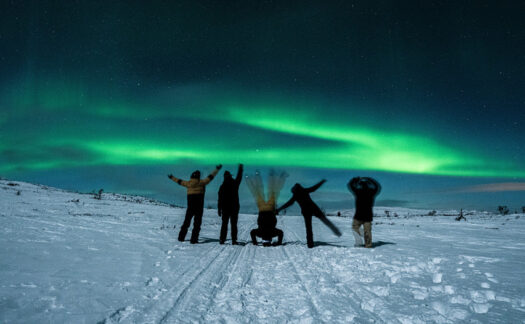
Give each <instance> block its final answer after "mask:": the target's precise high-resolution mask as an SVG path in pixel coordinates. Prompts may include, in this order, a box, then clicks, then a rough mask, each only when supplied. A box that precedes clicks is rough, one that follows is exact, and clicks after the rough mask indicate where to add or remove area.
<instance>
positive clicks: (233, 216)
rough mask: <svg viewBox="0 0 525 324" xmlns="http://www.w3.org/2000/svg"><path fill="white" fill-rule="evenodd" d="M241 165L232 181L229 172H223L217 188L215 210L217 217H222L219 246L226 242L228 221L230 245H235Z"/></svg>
mask: <svg viewBox="0 0 525 324" xmlns="http://www.w3.org/2000/svg"><path fill="white" fill-rule="evenodd" d="M242 171H243V165H242V164H239V169H238V170H237V176H236V177H235V179H233V177H232V174H231V173H230V172H229V171H225V172H224V182H223V183H222V185H221V187H220V188H219V200H218V203H217V210H218V213H219V216H222V226H221V235H220V239H219V243H220V244H224V241H226V235H227V234H228V221H230V222H231V225H232V228H231V231H232V244H233V245H236V244H237V219H238V218H239V208H240V206H239V185H240V184H241V180H242Z"/></svg>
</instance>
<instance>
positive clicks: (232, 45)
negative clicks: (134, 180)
mask: <svg viewBox="0 0 525 324" xmlns="http://www.w3.org/2000/svg"><path fill="white" fill-rule="evenodd" d="M457 6H459V7H461V6H462V5H458V4H456V5H455V7H454V8H450V7H447V5H434V4H418V5H417V6H411V7H410V8H408V9H407V8H405V9H406V11H404V10H403V9H400V8H391V7H390V6H389V5H386V4H370V3H368V2H366V1H363V2H360V1H358V2H355V3H352V4H349V3H346V2H341V3H331V4H330V3H328V4H320V3H316V4H303V5H302V6H297V5H292V4H277V3H271V2H270V3H259V2H257V3H252V2H246V3H243V4H236V5H235V6H233V5H232V6H224V7H223V6H221V5H219V4H214V3H206V2H205V3H201V4H200V5H196V4H195V3H194V2H192V1H182V2H178V3H177V4H171V5H160V4H146V3H143V4H128V3H125V2H119V1H116V2H114V3H112V4H104V10H100V8H98V5H97V4H95V3H91V4H88V3H81V4H78V3H77V4H70V5H65V4H63V5H60V4H48V3H46V2H40V3H39V4H38V5H36V4H31V3H18V4H2V8H0V9H3V10H2V12H5V13H6V14H5V15H6V17H17V19H14V18H8V19H6V20H5V21H3V22H2V24H3V26H2V27H3V29H2V30H3V32H2V33H1V34H0V36H1V37H2V39H3V40H4V44H5V45H6V47H5V49H4V51H2V56H1V57H0V61H1V62H2V65H3V67H4V68H3V69H2V72H1V74H0V108H1V109H0V139H1V142H0V152H1V154H0V175H1V176H3V177H7V178H16V179H20V180H28V181H44V182H48V183H49V184H52V185H56V186H64V187H68V188H73V189H79V190H80V189H81V188H80V187H77V186H78V183H76V182H74V181H73V180H71V181H70V180H54V179H62V177H61V176H60V175H61V174H63V172H66V170H67V173H68V174H72V175H75V176H78V177H79V178H82V176H83V174H85V173H87V172H88V171H87V170H99V171H100V172H99V173H97V174H99V177H102V178H105V177H108V179H109V180H107V181H106V180H104V183H108V182H109V183H110V184H112V182H111V179H114V183H115V184H117V183H120V182H121V180H118V179H116V178H114V177H116V176H115V175H114V170H115V168H122V169H125V170H134V172H135V171H136V170H141V168H143V169H147V170H153V169H152V168H156V169H155V170H159V171H158V172H159V174H160V173H165V172H167V170H168V169H169V170H170V171H169V172H172V173H176V169H181V170H187V169H191V168H193V167H194V165H198V166H202V167H203V168H205V167H206V166H207V165H212V166H213V165H215V164H216V163H224V164H226V165H235V164H236V163H239V162H242V163H244V164H245V165H246V166H247V167H248V168H254V169H255V168H261V169H268V168H270V167H277V168H285V169H286V170H287V172H288V173H289V174H291V175H292V177H293V174H294V171H295V172H296V173H297V174H308V175H313V177H316V178H317V177H320V178H322V177H327V178H328V180H329V182H328V185H327V186H326V188H327V189H330V190H332V191H333V192H336V193H337V194H340V193H342V192H343V191H344V190H345V189H344V186H342V185H341V183H343V182H344V179H340V178H338V177H344V178H346V177H349V174H350V173H352V174H354V173H363V174H365V173H366V174H379V176H381V177H383V178H384V179H386V180H385V181H387V182H388V181H392V184H393V185H399V183H401V184H400V186H401V188H405V189H406V190H412V188H415V187H417V188H424V189H423V190H419V189H414V190H415V191H417V195H420V196H418V197H419V198H417V199H419V200H420V203H424V202H425V201H427V202H429V201H434V202H435V201H438V200H439V199H441V197H440V193H436V194H434V196H432V197H431V198H429V197H427V196H424V197H423V196H422V195H423V194H420V192H428V191H429V190H430V191H431V190H432V188H433V187H436V186H441V187H445V188H446V187H447V186H451V187H453V186H456V185H461V186H463V187H470V186H476V185H478V184H487V183H490V182H491V181H493V182H500V183H505V184H508V183H512V181H519V180H520V179H524V178H525V147H524V145H523V143H525V135H524V133H525V132H523V131H522V130H523V128H524V124H523V123H524V121H525V109H523V106H524V105H525V99H524V97H523V91H522V89H523V88H525V87H524V86H525V84H524V82H525V81H524V80H525V78H523V75H525V70H524V69H525V64H524V62H523V61H524V58H523V57H517V56H515V55H513V54H512V53H517V52H522V51H520V49H523V47H524V45H523V44H522V43H520V42H517V40H518V39H523V37H525V26H524V23H523V22H522V19H521V17H520V15H517V14H516V13H517V12H520V9H525V8H500V7H496V8H492V7H491V8H481V7H480V8H470V7H469V8H468V9H469V10H467V11H465V12H466V13H465V15H468V17H466V18H465V17H459V18H458V17H457V16H455V14H454V12H462V11H458V8H457ZM410 10H418V14H414V12H411V11H410ZM88 12H92V13H98V14H97V15H89V14H87V13H88ZM137 12H141V13H143V16H135V13H137ZM436 12H439V13H440V15H438V16H439V17H443V19H442V20H436V18H435V17H437V16H436ZM493 12H499V14H500V16H505V17H507V19H506V21H507V22H508V24H507V25H506V27H505V28H503V27H501V26H499V27H498V26H495V27H488V26H485V25H483V24H482V25H478V24H474V23H472V24H470V23H468V22H469V21H477V20H483V19H488V18H490V17H491V15H492V14H493ZM283 13H286V14H285V15H284V16H283ZM378 16H379V17H380V20H379V21H376V23H375V24H374V26H375V28H373V29H371V28H370V27H369V26H370V22H371V21H375V20H376V19H377V18H376V17H378ZM152 17H154V18H155V19H153V20H152V19H151V18H152ZM201 17H207V18H201ZM305 17H306V18H305ZM467 18H469V19H467ZM78 21H84V23H83V24H78ZM445 21H446V23H445ZM139 26H140V27H139ZM503 30H504V31H503ZM509 30H510V35H512V37H511V36H508V35H509ZM416 31H417V32H416ZM457 35H469V37H470V38H473V39H474V40H473V41H470V40H469V39H470V38H469V37H466V38H458V36H457ZM436 39H439V40H440V41H439V42H437V41H436ZM496 41H497V42H498V46H496V47H495V46H493V43H494V42H496ZM495 48H497V50H496V49H495ZM473 53H475V54H473ZM174 169H175V170H174ZM104 170H106V171H104ZM109 170H111V171H109ZM165 170H166V171H165ZM90 172H91V171H90ZM148 172H153V171H148ZM155 172H157V171H155ZM335 174H337V176H335ZM148 176H151V175H148ZM180 176H181V177H183V174H181V175H180ZM429 176H430V177H431V178H428V177H429ZM330 177H332V178H330ZM144 178H147V176H145V175H144V176H143V178H141V179H144ZM159 178H160V175H159ZM42 179H43V180H42ZM389 179H390V180H389ZM400 179H402V180H400ZM423 179H424V180H423ZM429 179H430V180H429ZM296 180H297V181H299V180H301V181H302V179H296ZM307 180H309V178H308V179H307ZM331 180H332V181H333V182H334V187H332V188H330V181H331ZM380 180H381V179H380ZM87 181H88V182H90V183H92V184H86V185H85V186H86V187H88V188H90V187H89V186H90V185H91V186H95V187H96V184H95V182H96V181H98V180H95V179H93V178H90V179H88V180H87ZM139 181H142V180H140V179H139ZM452 183H454V185H452ZM115 187H117V188H118V190H122V191H127V192H131V191H133V190H136V189H137V188H134V187H132V186H131V185H130V184H127V183H126V185H123V186H122V187H119V186H117V185H115ZM339 187H341V188H339ZM82 188H84V187H82ZM384 188H385V191H384V192H383V194H384V195H386V197H384V199H385V200H389V199H390V200H404V198H405V196H406V195H405V196H403V194H402V193H398V190H395V189H392V191H390V192H389V186H388V183H387V186H384ZM498 188H499V187H498ZM504 188H514V186H512V185H506V186H504ZM116 190H117V189H116ZM137 190H138V189H137ZM148 190H149V191H148V192H149V193H150V195H152V196H155V197H158V196H159V195H160V194H159V192H161V191H162V190H165V189H164V188H162V189H160V187H155V185H150V184H148ZM450 191H451V192H458V191H457V190H455V189H453V188H452V189H451V190H450ZM501 192H505V191H504V190H501ZM177 195H179V193H177ZM389 195H390V196H389ZM163 197H164V196H163ZM465 197H466V196H465ZM345 199H346V198H345ZM411 199H413V200H415V198H413V197H411ZM465 199H467V200H468V199H470V201H473V203H472V204H474V201H478V202H479V201H481V200H480V199H478V200H476V199H477V198H475V197H470V196H469V197H466V198H465ZM513 199H514V198H513ZM460 203H461V201H459V203H458V202H457V201H454V202H450V204H449V205H450V206H456V205H458V204H460ZM524 203H525V202H524Z"/></svg>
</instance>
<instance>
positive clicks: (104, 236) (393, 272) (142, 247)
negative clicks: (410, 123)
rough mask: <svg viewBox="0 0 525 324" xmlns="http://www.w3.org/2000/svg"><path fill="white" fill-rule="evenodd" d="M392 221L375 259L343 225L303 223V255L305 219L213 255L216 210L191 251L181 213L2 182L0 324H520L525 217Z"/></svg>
mask: <svg viewBox="0 0 525 324" xmlns="http://www.w3.org/2000/svg"><path fill="white" fill-rule="evenodd" d="M9 183H11V185H9ZM17 192H20V194H17ZM382 210H384V208H381V207H379V208H376V212H378V213H379V214H380V215H381V211H382ZM389 210H390V211H391V214H393V213H397V214H398V216H399V217H385V216H384V215H381V216H383V217H376V218H375V220H374V225H373V238H374V242H375V244H376V247H375V248H374V249H364V248H355V247H354V246H353V243H354V239H353V235H352V234H351V218H348V217H332V218H331V220H332V221H333V222H334V223H335V224H336V225H337V226H338V227H339V228H340V229H341V230H342V231H343V236H342V237H339V238H338V237H335V236H333V234H332V233H331V231H330V230H329V229H327V228H326V227H325V226H324V225H323V224H322V223H321V222H319V221H318V220H317V219H315V218H314V220H313V225H314V240H315V241H316V247H315V248H314V249H308V248H307V247H306V242H305V241H306V235H305V229H304V221H303V218H302V217H294V216H279V218H278V227H279V228H281V229H282V230H283V231H284V233H285V236H284V245H283V246H279V247H262V246H253V245H252V244H251V243H250V239H249V232H250V230H251V229H252V228H254V227H255V226H256V216H255V215H240V217H239V242H240V243H241V245H238V246H232V245H231V244H229V243H230V241H229V240H228V241H227V244H225V245H219V244H218V235H219V231H220V218H219V217H217V215H216V210H205V215H204V218H203V225H202V231H201V236H200V242H199V244H196V245H190V244H189V242H182V243H181V242H178V241H177V240H176V236H177V233H178V230H179V226H180V224H182V220H183V216H184V212H185V210H184V209H181V208H172V207H169V206H167V205H165V204H160V203H156V202H151V201H149V200H148V199H145V198H140V197H129V196H124V195H113V194H103V195H102V199H101V200H95V199H93V195H88V194H75V193H70V192H65V191H61V190H57V189H53V188H47V187H44V186H35V185H30V184H26V183H21V182H8V181H6V180H0V219H1V220H2V225H3V226H2V228H1V229H0V233H1V235H0V322H1V323H36V322H39V323H40V322H52V323H72V322H74V323H93V322H95V323H97V322H98V323H216V322H218V323H278V322H279V323H280V322H289V323H348V322H355V323H457V322H470V323H488V322H490V323H525V320H524V318H525V297H523V295H524V292H525V283H524V282H523V279H522V278H524V274H525V271H524V270H523V269H524V268H525V255H524V254H523V252H522V251H523V248H524V247H525V242H524V241H523V237H524V236H523V234H524V233H525V221H524V219H525V217H523V216H522V215H507V216H495V215H490V214H487V213H481V212H479V213H476V214H475V215H468V216H467V219H468V221H467V222H456V221H454V218H453V217H446V216H436V217H422V216H416V215H425V214H426V213H428V211H426V210H420V211H416V210H410V209H403V208H399V209H395V208H394V209H389ZM347 214H351V211H343V215H347ZM174 226H175V228H173V227H174ZM190 232H191V230H190Z"/></svg>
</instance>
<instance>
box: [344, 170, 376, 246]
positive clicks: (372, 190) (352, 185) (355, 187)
mask: <svg viewBox="0 0 525 324" xmlns="http://www.w3.org/2000/svg"><path fill="white" fill-rule="evenodd" d="M347 186H348V190H350V191H351V192H352V193H353V194H354V197H355V215H354V221H353V222H352V230H353V233H354V237H355V242H356V246H362V245H363V238H362V236H363V235H362V234H361V232H360V231H359V228H360V227H361V225H363V228H364V236H365V247H367V248H371V247H372V219H373V217H374V214H373V211H372V207H373V206H374V201H375V198H376V196H377V195H378V194H379V192H380V191H381V185H380V184H379V182H377V181H376V180H374V179H372V178H368V177H355V178H353V179H352V180H350V182H348V185H347Z"/></svg>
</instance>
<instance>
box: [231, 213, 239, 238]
mask: <svg viewBox="0 0 525 324" xmlns="http://www.w3.org/2000/svg"><path fill="white" fill-rule="evenodd" d="M238 219H239V213H238V212H237V213H234V214H233V215H231V217H230V222H231V225H232V244H237V220H238Z"/></svg>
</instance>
